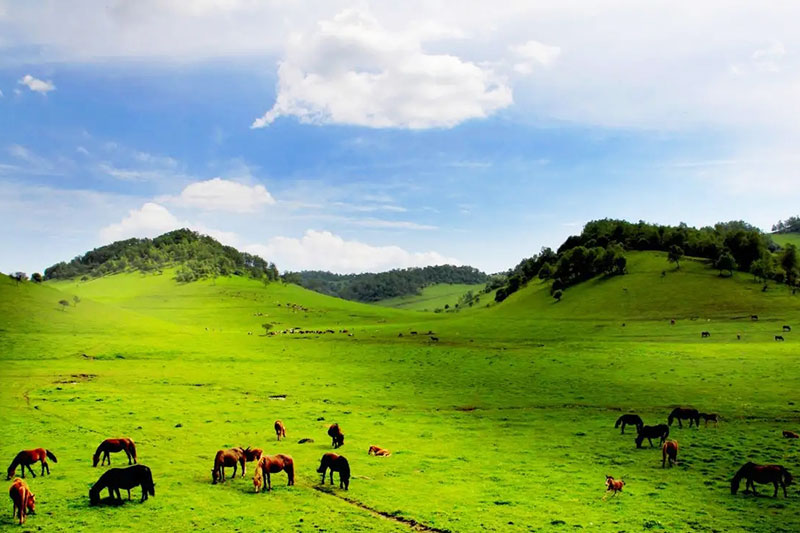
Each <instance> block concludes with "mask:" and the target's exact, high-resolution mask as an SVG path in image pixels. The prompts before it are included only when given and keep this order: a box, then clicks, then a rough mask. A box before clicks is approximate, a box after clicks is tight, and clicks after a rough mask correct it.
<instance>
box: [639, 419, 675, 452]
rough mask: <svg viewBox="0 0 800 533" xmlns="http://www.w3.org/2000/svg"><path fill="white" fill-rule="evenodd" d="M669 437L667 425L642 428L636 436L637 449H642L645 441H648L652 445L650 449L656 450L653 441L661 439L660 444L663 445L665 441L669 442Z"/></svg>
mask: <svg viewBox="0 0 800 533" xmlns="http://www.w3.org/2000/svg"><path fill="white" fill-rule="evenodd" d="M667 437H669V426H668V425H666V424H658V425H657V426H642V427H641V429H639V431H638V433H637V435H636V447H637V448H641V447H642V443H643V442H644V439H647V441H648V442H649V443H650V447H651V448H655V446H653V441H652V440H651V439H661V442H660V443H659V444H660V445H663V444H664V441H666V440H667Z"/></svg>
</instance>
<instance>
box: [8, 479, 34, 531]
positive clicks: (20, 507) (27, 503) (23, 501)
mask: <svg viewBox="0 0 800 533" xmlns="http://www.w3.org/2000/svg"><path fill="white" fill-rule="evenodd" d="M8 495H9V496H10V497H11V501H12V502H13V503H14V508H13V509H12V510H11V516H14V515H17V516H18V517H19V523H20V524H24V523H25V518H26V517H27V515H28V514H35V511H34V507H36V497H35V496H34V494H33V493H32V492H31V489H30V487H28V484H27V483H25V481H23V480H21V479H20V478H16V479H14V482H13V483H11V487H10V488H9V489H8Z"/></svg>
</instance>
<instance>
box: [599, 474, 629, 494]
mask: <svg viewBox="0 0 800 533" xmlns="http://www.w3.org/2000/svg"><path fill="white" fill-rule="evenodd" d="M624 486H625V482H624V481H622V478H620V479H618V480H617V479H614V478H613V477H611V476H609V475H606V494H605V496H603V499H604V500H605V499H606V498H607V497H608V493H609V492H612V493H613V496H616V495H617V493H618V492H622V487H624Z"/></svg>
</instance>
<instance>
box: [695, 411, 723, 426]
mask: <svg viewBox="0 0 800 533" xmlns="http://www.w3.org/2000/svg"><path fill="white" fill-rule="evenodd" d="M699 415H700V418H702V419H703V420H704V421H705V425H706V427H708V421H709V420H711V421H712V422H714V427H718V426H719V415H718V414H717V413H699Z"/></svg>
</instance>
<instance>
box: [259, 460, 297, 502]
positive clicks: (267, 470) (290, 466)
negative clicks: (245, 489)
mask: <svg viewBox="0 0 800 533" xmlns="http://www.w3.org/2000/svg"><path fill="white" fill-rule="evenodd" d="M281 470H283V471H284V472H286V476H287V477H288V478H289V483H288V486H292V485H294V459H292V457H291V456H290V455H284V454H282V453H279V454H278V455H265V456H264V457H262V458H261V459H260V460H259V461H258V465H256V473H255V475H254V476H253V486H254V487H255V489H256V492H260V491H261V487H262V486H263V485H264V475H266V476H267V491H270V490H272V480H271V479H270V474H277V473H278V472H280V471H281Z"/></svg>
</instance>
